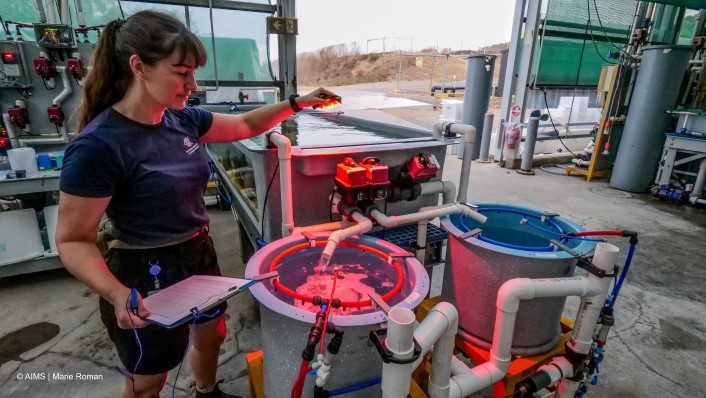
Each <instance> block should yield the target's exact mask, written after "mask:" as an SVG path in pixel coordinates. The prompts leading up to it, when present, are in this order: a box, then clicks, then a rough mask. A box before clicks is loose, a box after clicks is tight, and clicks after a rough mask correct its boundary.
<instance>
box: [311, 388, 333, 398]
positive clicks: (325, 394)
mask: <svg viewBox="0 0 706 398" xmlns="http://www.w3.org/2000/svg"><path fill="white" fill-rule="evenodd" d="M329 396H330V393H329V391H328V390H324V388H323V387H319V386H314V398H329Z"/></svg>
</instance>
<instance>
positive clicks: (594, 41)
mask: <svg viewBox="0 0 706 398" xmlns="http://www.w3.org/2000/svg"><path fill="white" fill-rule="evenodd" d="M586 7H587V8H586V9H587V10H588V30H589V33H590V34H591V43H593V48H595V49H596V54H598V56H599V57H600V58H601V59H602V60H603V62H605V63H607V64H611V65H615V63H613V62H610V61H608V60H607V59H605V58H603V55H601V52H600V50H598V46H597V45H596V39H595V37H593V26H591V0H586Z"/></svg>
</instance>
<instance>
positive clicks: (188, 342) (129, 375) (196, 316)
mask: <svg viewBox="0 0 706 398" xmlns="http://www.w3.org/2000/svg"><path fill="white" fill-rule="evenodd" d="M129 303H130V296H128V297H127V298H126V299H125V311H127V312H128V314H129V313H130V309H129V307H128V305H129ZM192 313H193V314H194V321H193V322H192V323H191V328H189V337H188V339H187V340H186V349H184V355H182V357H181V361H180V362H179V368H178V369H177V374H176V377H175V378H174V384H173V385H172V398H174V396H175V391H176V385H177V381H178V380H179V373H180V372H181V366H182V365H183V364H184V359H186V354H187V353H188V352H189V347H190V346H191V335H192V333H193V332H194V326H195V325H196V321H198V320H199V319H200V318H201V317H205V318H215V317H217V316H218V315H220V314H221V311H220V310H216V312H214V313H213V314H211V315H206V314H202V313H200V312H199V311H198V310H196V309H193V310H192ZM129 318H130V324H132V331H133V332H134V333H135V341H136V342H137V347H138V348H139V350H140V356H139V357H138V358H137V362H136V363H135V367H134V369H133V370H132V372H131V373H130V372H128V371H127V370H126V369H123V368H121V367H120V366H116V368H117V369H118V371H119V372H120V373H122V374H123V375H124V376H125V377H127V378H128V379H130V381H131V382H132V393H133V394H135V396H136V397H138V398H139V395H137V391H136V390H135V374H136V373H137V368H138V366H140V361H142V355H143V353H144V352H143V350H142V342H141V341H140V336H139V335H138V333H137V327H136V326H135V322H134V321H133V320H132V316H129Z"/></svg>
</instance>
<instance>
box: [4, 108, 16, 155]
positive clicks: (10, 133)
mask: <svg viewBox="0 0 706 398" xmlns="http://www.w3.org/2000/svg"><path fill="white" fill-rule="evenodd" d="M2 122H3V123H4V124H5V130H7V136H8V138H10V143H11V144H12V147H13V148H19V146H20V142H19V141H18V140H17V134H15V127H14V126H13V124H12V122H11V121H10V115H8V114H7V113H3V114H2Z"/></svg>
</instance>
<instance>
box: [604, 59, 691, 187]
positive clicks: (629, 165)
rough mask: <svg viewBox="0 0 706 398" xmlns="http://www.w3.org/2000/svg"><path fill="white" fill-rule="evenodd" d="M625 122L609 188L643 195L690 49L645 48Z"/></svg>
mask: <svg viewBox="0 0 706 398" xmlns="http://www.w3.org/2000/svg"><path fill="white" fill-rule="evenodd" d="M642 51H643V55H642V61H641V62H640V69H639V71H638V74H637V80H636V81H635V89H634V91H633V94H632V97H631V98H632V100H631V102H630V110H629V113H628V119H627V121H626V122H625V128H624V129H623V135H622V137H621V138H620V146H619V147H618V154H617V157H616V158H615V164H614V165H613V173H612V174H611V177H610V185H611V186H612V187H613V188H618V189H622V190H624V191H630V192H645V191H647V190H648V189H649V187H650V185H652V183H653V182H654V178H655V173H656V172H657V163H658V162H659V160H660V156H661V155H662V147H663V146H664V141H665V135H664V134H665V133H667V132H669V128H670V120H671V117H670V115H668V114H667V111H670V110H672V109H674V107H675V106H676V104H677V97H678V95H679V89H680V88H681V82H682V77H683V76H684V75H685V74H686V70H687V66H688V65H689V59H691V55H692V53H693V47H691V46H672V45H665V46H646V47H643V48H642Z"/></svg>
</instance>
